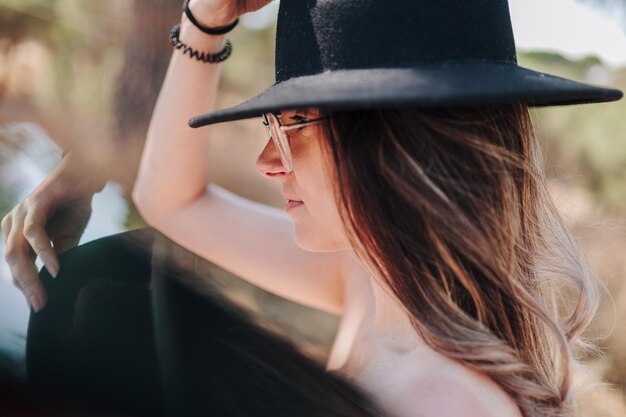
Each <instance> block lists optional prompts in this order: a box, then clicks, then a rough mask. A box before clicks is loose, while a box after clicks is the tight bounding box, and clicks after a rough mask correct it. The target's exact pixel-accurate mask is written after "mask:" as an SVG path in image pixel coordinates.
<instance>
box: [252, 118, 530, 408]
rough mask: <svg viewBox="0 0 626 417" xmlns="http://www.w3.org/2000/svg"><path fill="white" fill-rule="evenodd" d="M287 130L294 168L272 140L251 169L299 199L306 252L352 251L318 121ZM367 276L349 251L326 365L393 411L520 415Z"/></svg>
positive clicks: (298, 235)
mask: <svg viewBox="0 0 626 417" xmlns="http://www.w3.org/2000/svg"><path fill="white" fill-rule="evenodd" d="M281 114H282V123H284V124H291V123H297V122H299V121H301V118H302V117H305V118H308V119H314V118H317V117H319V115H320V113H319V109H317V108H307V109H298V110H295V109H287V110H283V111H281ZM289 133H290V136H289V137H290V141H289V143H290V149H291V154H292V166H293V171H292V172H290V173H287V172H285V169H284V167H283V164H282V162H281V160H280V155H279V152H278V150H277V149H276V147H275V146H274V144H273V141H272V140H271V139H270V140H268V142H267V144H266V146H265V147H264V149H263V150H262V152H261V153H260V155H259V156H258V158H257V161H256V168H257V171H258V172H259V173H260V174H261V175H263V176H265V177H266V178H268V179H272V180H278V181H280V184H281V187H282V190H283V192H284V193H285V194H287V196H289V197H292V198H294V199H298V200H302V201H303V202H304V205H302V206H299V207H296V208H295V209H292V210H290V211H288V214H289V216H290V217H291V218H292V219H293V222H294V226H295V229H294V230H295V231H294V239H295V241H296V243H297V244H298V246H299V247H301V248H303V249H305V250H308V251H313V252H332V251H338V250H344V249H349V250H350V251H352V248H351V246H350V243H349V241H348V239H347V237H346V233H345V230H344V228H343V225H342V223H341V218H340V216H339V211H338V209H337V205H336V203H335V201H334V198H333V192H332V178H331V175H330V171H329V169H327V168H322V167H329V166H330V165H328V164H325V163H326V161H330V156H329V155H326V154H325V153H324V152H325V150H324V148H323V147H322V146H321V145H320V144H321V139H322V138H321V137H320V135H321V134H322V130H321V125H309V126H307V127H305V128H303V129H300V130H296V131H290V132H289ZM352 254H354V252H352ZM373 277H374V274H373V273H372V271H370V270H368V269H367V268H366V267H365V265H363V264H362V263H361V262H360V261H359V260H358V259H357V258H356V256H353V262H352V266H351V268H350V269H349V272H348V276H347V277H346V289H345V299H346V305H345V314H344V315H343V317H342V322H341V325H340V328H339V331H338V334H337V336H336V339H335V343H334V345H333V348H332V351H331V354H330V357H329V362H328V364H327V370H329V371H332V372H337V373H339V374H343V375H344V376H346V377H348V378H350V379H352V380H354V381H357V382H358V383H359V384H360V385H361V386H362V387H364V388H365V389H366V390H369V391H370V392H372V393H373V394H374V395H375V397H376V398H377V399H378V401H380V405H381V406H382V408H383V409H384V410H387V411H388V412H389V413H390V415H392V416H407V417H408V416H417V415H422V416H438V417H441V416H444V417H445V416H458V415H465V416H477V417H478V416H500V417H509V416H510V417H519V416H520V412H519V409H518V408H517V406H516V405H515V403H514V402H513V401H512V399H511V398H510V397H509V396H508V395H507V394H506V393H505V392H504V391H503V390H502V389H501V388H500V387H499V386H498V385H497V384H496V383H495V382H494V381H492V380H491V379H490V378H488V377H487V376H485V375H482V374H479V373H477V372H474V371H472V370H470V369H468V368H466V367H464V366H462V365H461V364H459V363H456V362H454V361H452V360H450V359H449V358H447V357H445V356H443V355H441V354H439V353H437V352H435V351H434V350H432V349H431V348H430V347H428V346H427V345H426V343H425V342H424V341H423V340H422V339H421V338H420V337H419V336H418V335H417V333H416V332H415V330H414V328H413V326H412V324H411V322H410V320H409V319H408V315H407V314H406V312H405V311H404V310H403V307H402V305H401V303H400V302H399V301H398V300H397V299H396V298H395V297H394V296H393V295H392V294H391V293H390V291H388V290H387V289H386V288H383V287H382V286H381V285H379V284H378V281H377V280H375V279H373ZM443 398H445V399H446V401H442V399H443ZM418 409H419V414H418V413H417V410H418Z"/></svg>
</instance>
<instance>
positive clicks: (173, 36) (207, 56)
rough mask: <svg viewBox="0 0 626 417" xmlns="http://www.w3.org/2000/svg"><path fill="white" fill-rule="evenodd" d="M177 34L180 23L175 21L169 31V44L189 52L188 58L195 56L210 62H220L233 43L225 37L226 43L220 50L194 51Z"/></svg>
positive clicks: (230, 49)
mask: <svg viewBox="0 0 626 417" xmlns="http://www.w3.org/2000/svg"><path fill="white" fill-rule="evenodd" d="M179 36H180V23H177V24H175V25H174V27H173V28H172V30H171V31H170V44H172V46H173V47H174V48H176V49H181V48H182V50H183V54H186V53H189V57H190V58H196V60H198V61H202V62H208V63H212V64H214V63H217V62H222V61H224V60H225V59H226V58H228V57H229V56H230V54H231V52H232V51H233V45H232V43H231V42H230V39H226V44H225V45H224V48H223V49H222V50H221V51H219V52H216V53H214V54H211V53H208V52H206V53H205V52H199V51H196V50H195V49H193V48H191V47H190V46H187V45H185V44H184V43H182V42H181V41H180V39H179V38H178V37H179Z"/></svg>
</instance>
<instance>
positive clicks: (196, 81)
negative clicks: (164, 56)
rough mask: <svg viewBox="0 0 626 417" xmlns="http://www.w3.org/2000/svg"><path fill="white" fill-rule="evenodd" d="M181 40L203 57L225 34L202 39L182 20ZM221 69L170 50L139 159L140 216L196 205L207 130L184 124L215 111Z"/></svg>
mask: <svg viewBox="0 0 626 417" xmlns="http://www.w3.org/2000/svg"><path fill="white" fill-rule="evenodd" d="M180 40H181V41H182V42H183V43H185V44H187V45H189V46H191V47H193V48H194V49H197V50H199V51H205V52H217V51H219V50H221V49H222V48H223V46H224V43H225V37H224V35H219V36H217V35H206V34H204V33H202V32H200V31H199V30H198V29H197V28H195V27H193V25H192V24H191V23H190V22H189V21H188V20H187V19H186V17H185V16H184V15H183V17H182V20H181V30H180ZM220 67H221V64H213V63H211V64H209V63H203V62H199V61H197V60H196V59H191V58H190V57H189V56H188V55H183V53H182V50H174V51H173V53H172V58H171V60H170V63H169V66H168V69H167V73H166V76H165V80H164V82H163V85H162V87H161V90H160V93H159V97H158V99H157V102H156V105H155V108H154V111H153V113H152V118H151V120H150V125H149V128H148V133H147V137H146V143H145V146H144V149H143V153H142V156H141V161H140V165H139V170H138V174H137V179H136V181H135V186H134V188H133V200H134V202H135V204H136V205H137V207H138V209H139V210H140V212H142V214H143V215H144V216H145V215H146V214H147V213H150V214H154V215H158V214H159V213H166V212H169V211H171V210H175V209H177V208H180V207H184V206H185V205H186V204H188V203H189V202H191V201H193V200H195V199H196V198H197V197H198V196H199V195H201V194H202V193H204V190H205V189H206V184H207V167H206V163H207V154H208V146H209V138H208V135H207V128H200V129H192V128H190V127H189V126H188V124H187V120H188V119H189V118H190V117H191V116H193V115H196V114H200V113H205V112H208V111H211V110H212V109H214V107H215V100H216V96H217V89H218V83H219V75H220Z"/></svg>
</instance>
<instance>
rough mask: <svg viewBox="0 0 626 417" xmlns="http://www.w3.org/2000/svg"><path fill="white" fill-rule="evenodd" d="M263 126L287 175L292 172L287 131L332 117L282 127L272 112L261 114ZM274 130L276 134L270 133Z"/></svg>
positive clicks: (277, 116) (278, 117) (277, 117)
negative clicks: (276, 150)
mask: <svg viewBox="0 0 626 417" xmlns="http://www.w3.org/2000/svg"><path fill="white" fill-rule="evenodd" d="M262 116H263V125H264V126H265V128H266V129H267V134H268V136H269V137H270V138H271V139H272V140H273V141H274V146H276V148H277V149H278V152H279V154H280V160H281V162H282V163H283V168H284V169H285V171H286V172H287V173H289V172H292V171H293V164H292V161H291V148H290V142H289V135H288V134H287V132H288V131H290V130H293V129H299V128H302V127H305V126H309V125H312V124H315V123H320V122H322V121H324V120H328V119H332V118H333V116H323V117H317V118H315V119H307V120H306V121H303V122H298V123H292V124H288V125H284V124H282V123H281V120H280V119H281V116H280V115H277V114H274V113H272V112H267V113H262ZM273 130H275V133H276V134H273V133H272V131H273Z"/></svg>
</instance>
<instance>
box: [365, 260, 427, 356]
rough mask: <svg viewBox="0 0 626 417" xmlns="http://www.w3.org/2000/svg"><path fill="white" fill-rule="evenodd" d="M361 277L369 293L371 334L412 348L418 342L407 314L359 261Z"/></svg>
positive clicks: (370, 270) (380, 280) (373, 274)
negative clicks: (365, 282)
mask: <svg viewBox="0 0 626 417" xmlns="http://www.w3.org/2000/svg"><path fill="white" fill-rule="evenodd" d="M358 262H359V265H360V266H361V268H362V269H363V276H364V277H366V278H365V279H367V280H368V281H369V284H370V288H371V292H370V294H369V300H368V313H367V316H366V317H367V318H368V319H367V320H368V322H369V323H370V325H369V327H370V330H371V331H372V333H373V334H375V335H376V336H377V337H380V338H384V339H386V340H389V341H394V342H398V343H400V344H402V345H404V346H407V345H410V346H414V345H415V344H416V343H423V342H420V338H419V336H418V335H417V333H416V331H415V329H414V328H413V325H412V324H411V322H410V320H409V314H408V313H407V312H406V311H405V309H404V307H403V306H402V303H401V302H400V301H399V300H398V299H397V297H396V296H395V294H393V292H392V291H391V289H390V288H389V287H388V286H387V285H386V284H385V283H384V282H383V281H382V279H381V278H375V277H377V275H376V274H375V272H374V271H373V270H372V269H369V268H367V267H366V266H365V265H364V264H363V263H362V262H361V261H360V260H359V261H358Z"/></svg>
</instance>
